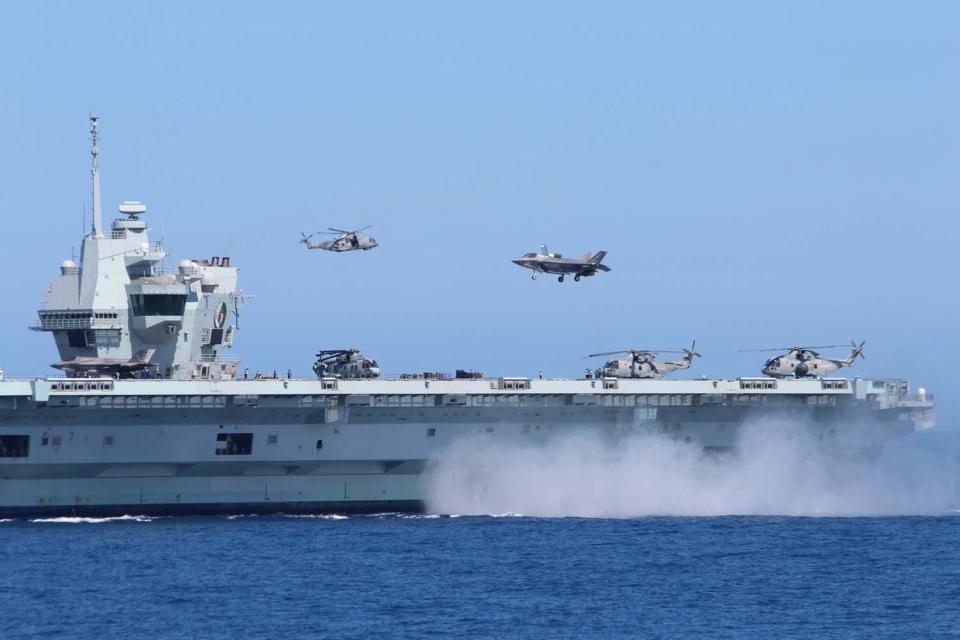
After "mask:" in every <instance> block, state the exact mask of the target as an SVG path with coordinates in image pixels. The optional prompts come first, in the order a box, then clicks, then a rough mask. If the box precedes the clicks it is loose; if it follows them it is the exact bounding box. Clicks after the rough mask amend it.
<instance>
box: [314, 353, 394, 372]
mask: <svg viewBox="0 0 960 640" xmlns="http://www.w3.org/2000/svg"><path fill="white" fill-rule="evenodd" d="M313 372H314V373H316V374H317V379H320V378H354V379H356V378H376V377H378V376H379V375H380V367H379V365H377V361H376V360H371V359H370V358H367V357H366V356H364V355H363V354H362V353H360V349H357V348H356V347H353V348H351V349H324V350H320V351H318V352H317V361H316V362H314V363H313Z"/></svg>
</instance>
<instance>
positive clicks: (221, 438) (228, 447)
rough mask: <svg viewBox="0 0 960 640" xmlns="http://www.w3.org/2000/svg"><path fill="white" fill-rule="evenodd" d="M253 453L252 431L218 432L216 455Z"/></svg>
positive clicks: (246, 454) (245, 454)
mask: <svg viewBox="0 0 960 640" xmlns="http://www.w3.org/2000/svg"><path fill="white" fill-rule="evenodd" d="M251 453H253V434H252V433H218V434H217V455H218V456H248V455H250V454H251Z"/></svg>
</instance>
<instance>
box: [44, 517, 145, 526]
mask: <svg viewBox="0 0 960 640" xmlns="http://www.w3.org/2000/svg"><path fill="white" fill-rule="evenodd" d="M153 520H154V518H150V517H147V516H115V517H111V518H81V517H76V516H62V517H59V518H34V519H32V520H30V522H38V523H47V522H51V523H57V524H102V523H104V522H153Z"/></svg>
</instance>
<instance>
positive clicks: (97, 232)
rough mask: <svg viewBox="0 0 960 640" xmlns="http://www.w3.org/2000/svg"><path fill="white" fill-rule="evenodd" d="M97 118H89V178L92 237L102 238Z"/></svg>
mask: <svg viewBox="0 0 960 640" xmlns="http://www.w3.org/2000/svg"><path fill="white" fill-rule="evenodd" d="M99 120H100V118H98V117H97V116H94V115H91V116H90V141H91V142H92V145H91V147H90V177H92V178H93V237H94V238H100V237H102V231H103V218H102V216H101V213H100V160H99V158H98V157H97V156H98V155H99V154H100V149H99V148H98V147H97V134H98V133H99V131H98V130H97V123H98V121H99Z"/></svg>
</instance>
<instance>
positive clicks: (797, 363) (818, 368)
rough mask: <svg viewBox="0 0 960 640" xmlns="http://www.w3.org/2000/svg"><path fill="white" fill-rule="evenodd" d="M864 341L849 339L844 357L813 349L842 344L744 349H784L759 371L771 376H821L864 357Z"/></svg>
mask: <svg viewBox="0 0 960 640" xmlns="http://www.w3.org/2000/svg"><path fill="white" fill-rule="evenodd" d="M866 344H867V343H866V341H864V342H861V343H860V344H857V343H856V342H854V341H853V340H851V341H850V348H851V350H850V355H849V356H847V357H846V358H823V357H821V356H820V354H819V353H817V352H816V351H814V349H839V348H841V347H843V346H844V345H842V344H826V345H820V346H815V347H782V348H779V349H746V350H744V351H745V352H762V351H786V353H785V354H783V355H781V356H776V357H774V358H770V359H769V360H767V361H766V362H765V363H763V367H762V368H761V369H760V371H761V372H762V373H763V375H765V376H769V377H771V378H822V377H823V376H826V375H830V374H831V373H833V372H834V371H836V370H837V369H842V368H843V367H849V366H852V365H853V363H854V361H856V359H857V358H864V357H865V356H864V355H863V347H864V345H866Z"/></svg>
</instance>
